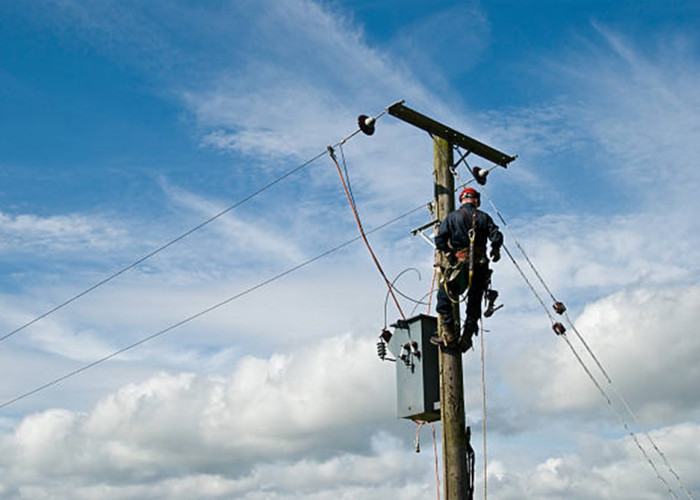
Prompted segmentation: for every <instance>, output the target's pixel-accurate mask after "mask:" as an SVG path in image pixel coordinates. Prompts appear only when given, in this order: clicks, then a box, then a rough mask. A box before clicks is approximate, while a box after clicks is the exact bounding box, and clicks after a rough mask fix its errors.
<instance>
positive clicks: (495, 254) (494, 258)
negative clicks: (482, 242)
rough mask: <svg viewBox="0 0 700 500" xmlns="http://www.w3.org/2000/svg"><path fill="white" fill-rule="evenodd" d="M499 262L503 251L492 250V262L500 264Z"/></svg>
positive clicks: (498, 249)
mask: <svg viewBox="0 0 700 500" xmlns="http://www.w3.org/2000/svg"><path fill="white" fill-rule="evenodd" d="M499 260H501V249H500V248H492V249H491V261H492V262H498V261H499Z"/></svg>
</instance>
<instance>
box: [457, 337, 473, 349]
mask: <svg viewBox="0 0 700 500" xmlns="http://www.w3.org/2000/svg"><path fill="white" fill-rule="evenodd" d="M473 345H474V343H473V342H472V337H471V335H462V336H461V337H460V338H459V349H460V350H461V351H462V352H467V351H468V350H469V349H471V348H472V346H473Z"/></svg>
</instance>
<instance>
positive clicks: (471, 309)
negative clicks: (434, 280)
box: [435, 263, 491, 333]
mask: <svg viewBox="0 0 700 500" xmlns="http://www.w3.org/2000/svg"><path fill="white" fill-rule="evenodd" d="M490 274H491V271H490V270H489V266H488V264H476V263H475V264H474V272H473V274H472V282H471V286H469V287H468V284H469V265H468V263H465V265H464V267H463V268H462V270H461V272H460V274H459V276H458V277H457V278H456V279H454V280H453V281H451V282H450V283H448V285H447V290H448V292H449V295H448V292H446V291H445V287H444V286H440V289H439V290H438V293H437V306H436V307H435V310H436V311H437V312H438V314H440V315H441V316H442V318H443V321H444V320H445V319H447V318H449V319H450V320H453V319H452V306H453V304H454V303H455V302H457V301H458V300H460V296H461V295H462V294H463V293H464V292H465V290H466V292H467V318H466V321H465V327H466V328H467V330H468V331H469V333H476V332H477V330H478V321H479V318H481V301H482V300H483V298H484V291H485V290H486V288H487V287H488V284H489V278H490ZM450 320H448V321H447V322H448V323H449V322H450Z"/></svg>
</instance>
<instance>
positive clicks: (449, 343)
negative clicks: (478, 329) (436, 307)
mask: <svg viewBox="0 0 700 500" xmlns="http://www.w3.org/2000/svg"><path fill="white" fill-rule="evenodd" d="M440 323H441V326H442V336H440V335H439V333H438V334H435V335H433V336H431V337H430V339H429V340H430V343H431V344H433V345H436V346H439V347H442V348H444V349H446V348H448V347H454V344H455V340H458V339H457V334H456V333H455V322H454V318H452V317H451V316H446V317H442V316H441V322H440Z"/></svg>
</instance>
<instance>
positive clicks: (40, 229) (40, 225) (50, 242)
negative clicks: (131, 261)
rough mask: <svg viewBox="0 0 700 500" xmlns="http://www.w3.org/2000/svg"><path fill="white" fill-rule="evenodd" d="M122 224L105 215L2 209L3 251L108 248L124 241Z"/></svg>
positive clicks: (0, 244)
mask: <svg viewBox="0 0 700 500" xmlns="http://www.w3.org/2000/svg"><path fill="white" fill-rule="evenodd" d="M125 237H126V234H125V231H124V229H123V228H122V227H120V226H119V225H118V224H115V223H114V222H112V221H107V220H105V219H103V218H101V217H91V216H87V215H81V214H71V215H52V216H48V217H41V216H37V215H32V214H19V215H11V214H5V213H2V212H0V252H2V253H8V252H9V251H10V250H11V251H12V252H13V253H14V254H15V255H16V254H17V252H18V251H19V250H24V251H27V252H32V253H35V252H81V253H82V252H86V251H88V250H89V251H93V252H94V251H105V250H109V249H112V248H113V247H114V245H115V244H118V245H123V244H124V240H125Z"/></svg>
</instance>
